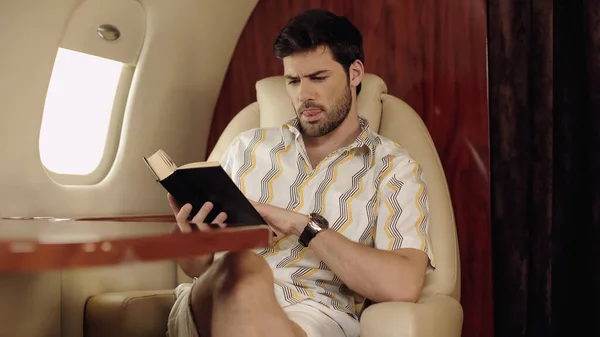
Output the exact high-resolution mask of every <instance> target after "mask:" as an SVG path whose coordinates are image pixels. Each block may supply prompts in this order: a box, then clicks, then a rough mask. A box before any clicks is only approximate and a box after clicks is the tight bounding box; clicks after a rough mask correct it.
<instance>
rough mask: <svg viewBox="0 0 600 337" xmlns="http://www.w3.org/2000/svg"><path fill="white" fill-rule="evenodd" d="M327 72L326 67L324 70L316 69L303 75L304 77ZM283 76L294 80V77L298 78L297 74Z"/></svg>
mask: <svg viewBox="0 0 600 337" xmlns="http://www.w3.org/2000/svg"><path fill="white" fill-rule="evenodd" d="M328 72H329V70H326V69H324V70H317V71H315V72H313V73H310V74H308V75H305V76H304V77H315V76H318V75H321V74H323V73H328ZM285 78H287V79H289V80H296V79H298V78H299V76H292V75H285Z"/></svg>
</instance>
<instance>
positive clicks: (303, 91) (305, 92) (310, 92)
mask: <svg viewBox="0 0 600 337" xmlns="http://www.w3.org/2000/svg"><path fill="white" fill-rule="evenodd" d="M314 99H315V91H314V88H313V87H312V85H311V84H310V83H309V82H308V81H302V82H300V86H299V88H298V100H300V103H304V102H306V101H309V100H314Z"/></svg>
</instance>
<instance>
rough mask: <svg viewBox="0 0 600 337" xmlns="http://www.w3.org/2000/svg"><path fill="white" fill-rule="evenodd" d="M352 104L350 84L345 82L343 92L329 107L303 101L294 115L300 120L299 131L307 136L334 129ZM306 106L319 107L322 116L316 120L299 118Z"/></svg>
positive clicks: (318, 134)
mask: <svg viewBox="0 0 600 337" xmlns="http://www.w3.org/2000/svg"><path fill="white" fill-rule="evenodd" d="M351 106H352V92H351V91H350V86H349V85H348V84H346V88H345V90H344V93H343V94H342V95H341V96H340V97H339V98H338V99H337V100H336V101H335V102H334V104H333V106H332V107H331V109H329V110H327V109H326V108H325V107H324V106H322V105H319V104H317V103H314V102H312V101H307V102H305V103H303V104H302V105H301V106H300V107H299V108H298V110H297V111H296V115H297V116H298V119H299V120H300V133H302V134H303V135H306V136H309V137H320V136H324V135H326V134H328V133H330V132H331V131H333V130H335V129H336V128H337V127H338V126H340V124H342V122H343V121H344V120H345V119H346V117H348V114H349V113H350V107H351ZM308 108H315V109H320V110H321V111H323V112H322V113H323V117H322V118H321V119H320V120H318V121H306V120H303V119H302V118H301V116H302V111H303V110H304V109H308Z"/></svg>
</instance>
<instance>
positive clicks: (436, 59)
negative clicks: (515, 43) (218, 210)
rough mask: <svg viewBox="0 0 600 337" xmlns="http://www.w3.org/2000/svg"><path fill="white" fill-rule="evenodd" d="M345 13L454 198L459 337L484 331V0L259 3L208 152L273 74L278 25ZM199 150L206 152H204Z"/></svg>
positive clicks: (489, 321)
mask: <svg viewBox="0 0 600 337" xmlns="http://www.w3.org/2000/svg"><path fill="white" fill-rule="evenodd" d="M316 7H319V8H326V9H329V10H332V11H334V12H336V13H337V14H341V15H345V16H347V17H348V18H349V19H350V20H351V21H352V22H353V23H354V24H355V25H356V26H357V27H358V28H359V29H360V30H361V32H362V34H363V39H364V49H365V68H366V71H367V72H370V73H374V74H377V75H378V76H380V77H382V78H383V80H384V81H385V82H386V83H387V86H388V91H389V93H390V94H392V95H394V96H397V97H399V98H401V99H402V100H404V101H406V102H407V103H408V104H410V105H411V106H412V107H413V108H414V109H415V110H416V111H417V112H419V114H420V115H421V116H422V118H423V120H424V121H425V123H426V125H427V126H428V128H429V131H430V132H431V135H432V137H433V139H434V142H435V145H436V147H437V149H438V151H439V155H440V157H441V160H442V164H443V166H444V169H445V172H446V176H447V179H448V183H449V185H450V192H451V195H452V198H453V203H454V209H455V215H456V221H457V227H458V228H457V229H458V237H459V244H460V250H461V265H462V301H461V302H462V305H463V308H464V312H465V322H464V328H463V332H464V333H463V336H465V337H475V336H481V337H483V336H485V337H489V336H492V335H493V311H492V308H493V299H492V298H493V290H492V275H491V270H492V268H491V262H492V260H491V244H490V182H489V132H488V102H487V76H486V63H487V56H486V37H487V30H486V3H485V0H395V1H394V0H371V1H369V2H368V4H367V2H366V1H364V0H320V1H319V0H261V1H260V2H259V3H258V5H257V7H256V8H255V10H254V12H253V14H252V16H251V17H250V19H249V22H248V23H247V25H246V27H245V29H244V31H243V33H242V35H241V36H240V39H239V41H238V44H237V47H236V49H235V52H234V55H233V57H232V60H231V63H230V66H229V69H228V72H227V74H226V78H225V81H224V84H223V87H222V89H221V93H220V96H219V99H218V102H217V106H216V110H215V116H214V121H213V125H212V127H211V133H210V136H209V141H208V148H207V150H208V151H209V152H210V151H211V150H212V148H213V146H214V144H215V142H216V140H217V139H218V136H219V135H220V134H221V132H222V131H223V129H224V128H225V126H226V125H227V123H228V122H229V121H230V120H231V118H232V117H233V116H234V115H235V114H236V113H237V112H239V111H240V110H241V109H242V108H244V107H245V106H246V105H247V104H249V103H251V102H253V101H255V100H256V92H255V88H254V85H255V82H256V81H257V80H259V79H261V78H264V77H267V76H272V75H279V74H281V73H282V70H283V68H282V65H281V63H280V61H279V60H277V59H276V58H275V57H274V56H273V53H272V44H273V41H274V39H275V37H276V35H277V33H278V32H279V31H280V29H281V28H282V27H283V26H284V25H285V23H286V22H287V21H288V20H289V19H290V18H291V17H292V16H294V15H296V14H298V13H300V12H302V11H303V10H306V9H309V8H316ZM209 152H208V153H209Z"/></svg>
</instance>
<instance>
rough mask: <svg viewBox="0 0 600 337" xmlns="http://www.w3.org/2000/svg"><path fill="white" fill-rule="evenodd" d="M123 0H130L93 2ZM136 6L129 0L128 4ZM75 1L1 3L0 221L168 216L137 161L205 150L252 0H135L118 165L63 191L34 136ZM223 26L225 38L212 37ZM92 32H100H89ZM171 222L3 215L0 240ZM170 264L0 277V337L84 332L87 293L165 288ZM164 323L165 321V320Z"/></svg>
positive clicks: (170, 282) (182, 159) (122, 230)
mask: <svg viewBox="0 0 600 337" xmlns="http://www.w3.org/2000/svg"><path fill="white" fill-rule="evenodd" d="M96 1H101V2H102V3H103V4H105V5H106V6H118V5H119V4H118V3H119V2H122V1H126V0H96ZM128 1H133V0H128ZM82 3H83V1H80V0H53V1H45V0H37V1H21V0H3V1H2V2H0V31H1V32H2V34H1V35H0V48H1V50H2V56H1V57H0V118H1V121H0V144H1V145H2V146H0V158H1V159H0V163H1V164H0V186H1V189H0V191H1V192H0V216H2V217H5V216H58V217H75V216H101V215H124V214H157V213H168V212H170V208H169V206H168V204H167V201H166V193H165V192H164V190H163V189H162V187H160V186H159V184H157V183H156V182H155V181H154V176H153V175H152V173H151V172H150V171H149V170H148V168H147V167H146V166H145V164H144V162H143V160H142V156H148V155H150V154H152V153H154V152H155V151H156V150H157V149H159V148H162V149H164V150H165V151H166V152H167V153H168V154H169V155H170V156H171V157H172V159H173V160H174V161H175V162H176V163H178V164H183V163H186V162H190V161H198V160H203V159H205V157H206V152H205V150H206V141H207V138H208V133H209V129H210V125H211V121H212V113H213V111H214V106H215V104H216V101H217V98H218V95H219V92H220V88H221V84H222V81H223V78H224V76H225V72H226V70H227V67H228V64H229V60H230V58H231V55H232V53H233V50H234V48H235V45H236V42H237V40H238V36H239V34H240V33H241V31H242V29H243V27H244V25H245V23H246V20H247V19H248V17H249V15H250V13H251V12H252V10H253V8H254V6H255V5H256V3H257V1H256V0H252V1H249V0H235V1H233V0H228V1H220V0H179V1H160V0H140V1H139V3H140V4H141V6H142V7H143V12H144V15H145V20H146V22H145V24H146V28H145V37H144V40H143V45H142V49H141V53H140V55H139V59H138V62H137V65H136V68H135V73H134V77H133V81H132V84H131V88H130V92H129V95H128V97H127V104H126V109H125V112H124V119H123V125H122V130H121V136H120V139H113V140H111V142H115V141H116V142H118V143H119V145H118V149H117V152H116V157H115V161H114V165H113V166H112V168H111V169H110V171H109V173H108V176H107V177H106V178H105V179H104V180H102V181H101V182H99V183H97V184H94V185H79V186H64V185H61V184H58V183H56V182H54V181H53V180H52V179H50V177H49V175H48V174H47V173H46V171H45V169H44V167H43V165H42V162H41V160H40V153H39V144H38V143H39V133H40V125H41V120H42V116H43V111H44V103H45V99H46V92H47V89H48V84H49V80H50V75H51V73H52V69H53V64H54V61H55V56H56V52H57V48H58V47H59V44H60V42H61V39H62V36H63V34H64V30H65V28H66V27H67V25H68V22H69V19H70V16H71V15H72V14H73V13H74V11H75V10H76V8H77V7H78V6H79V5H81V4H82ZM217 33H218V34H217ZM90 38H96V36H90ZM169 230H170V224H147V223H141V224H123V223H83V222H82V223H70V224H64V223H43V222H37V223H30V222H25V221H23V222H22V221H12V222H7V221H3V222H0V239H6V238H9V237H33V236H37V235H41V234H57V233H65V234H66V233H68V234H82V235H90V234H97V235H101V236H111V237H124V236H132V235H152V234H156V233H164V232H167V231H169ZM175 285H176V267H175V264H174V263H173V262H170V261H165V262H157V263H145V264H135V265H127V266H115V267H107V268H93V269H80V270H69V271H62V272H61V271H53V272H43V273H31V274H12V273H3V274H0V298H1V299H2V300H1V301H0V336H2V337H3V336H16V337H20V336H27V337H36V336H44V337H55V336H62V337H78V336H81V335H82V324H83V306H84V303H85V299H86V298H87V297H89V296H90V295H93V294H97V293H104V292H109V291H123V290H134V289H135V290H142V289H168V288H173V287H174V286H175ZM165 324H166V322H165Z"/></svg>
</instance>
